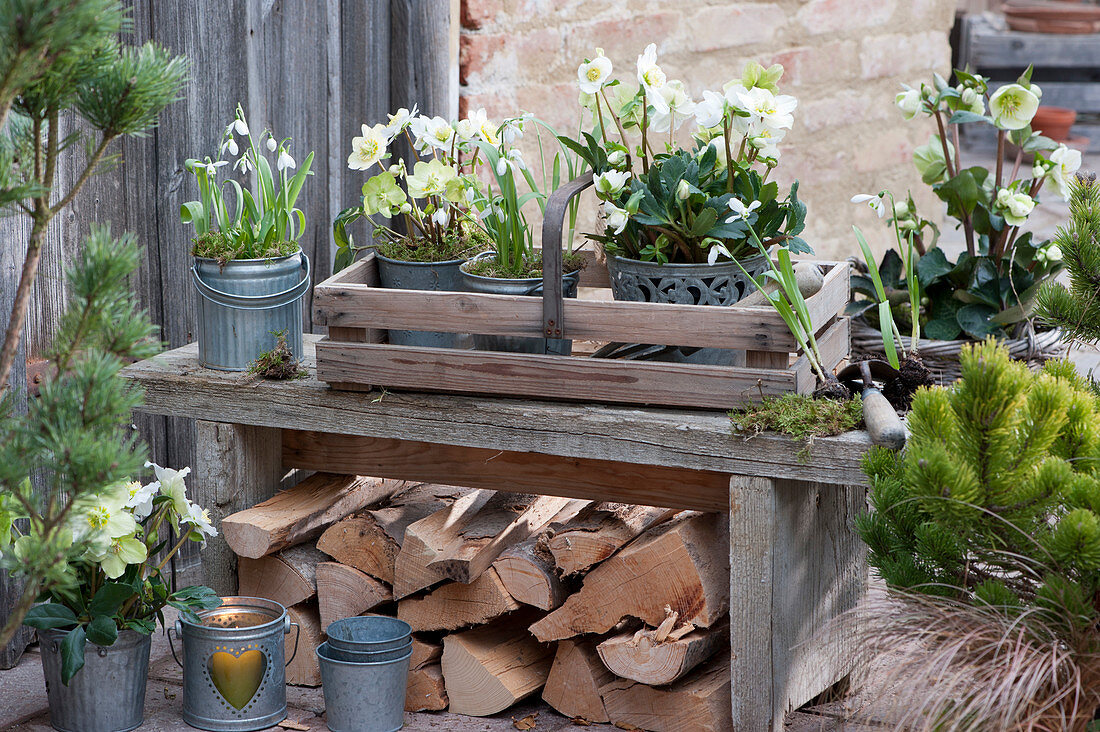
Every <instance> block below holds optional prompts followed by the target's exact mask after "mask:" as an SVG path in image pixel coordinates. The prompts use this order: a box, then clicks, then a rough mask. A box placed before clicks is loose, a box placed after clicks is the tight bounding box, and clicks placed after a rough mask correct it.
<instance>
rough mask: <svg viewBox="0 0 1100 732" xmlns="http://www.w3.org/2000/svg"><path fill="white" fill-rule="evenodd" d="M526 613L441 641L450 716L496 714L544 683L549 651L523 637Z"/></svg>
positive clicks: (528, 618)
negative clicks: (451, 713) (453, 714)
mask: <svg viewBox="0 0 1100 732" xmlns="http://www.w3.org/2000/svg"><path fill="white" fill-rule="evenodd" d="M531 619H532V614H531V613H529V612H520V613H517V614H516V615H515V616H513V617H512V618H511V619H509V620H508V621H502V622H497V623H493V624H492V625H483V626H480V627H477V628H474V629H472V630H467V631H465V632H463V633H452V634H451V635H448V636H447V637H445V638H444V639H443V661H442V666H443V679H444V681H445V683H446V687H447V697H448V699H449V700H450V710H451V711H452V712H454V713H456V714H468V715H471V716H474V717H484V716H487V715H489V714H496V713H497V712H500V711H503V710H505V709H507V708H508V707H510V706H512V705H513V704H515V703H516V702H517V701H519V700H520V699H524V698H526V697H528V696H530V695H531V694H534V693H535V692H537V691H538V690H539V689H541V688H542V686H543V684H545V683H546V677H547V676H548V675H549V673H550V666H551V664H552V663H553V655H554V647H553V646H552V645H546V644H543V643H539V642H538V641H536V640H535V639H534V638H532V637H531V634H530V633H528V632H527V625H528V624H529V623H530V622H531Z"/></svg>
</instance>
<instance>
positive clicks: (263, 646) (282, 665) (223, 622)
mask: <svg viewBox="0 0 1100 732" xmlns="http://www.w3.org/2000/svg"><path fill="white" fill-rule="evenodd" d="M198 616H199V618H200V619H201V620H202V624H201V625H200V624H196V623H193V622H191V621H189V620H187V619H185V618H182V617H181V618H179V619H178V620H176V627H175V631H176V635H178V636H179V637H180V639H181V640H182V642H183V662H182V663H180V659H179V658H178V657H177V656H176V648H175V645H172V656H173V658H175V659H176V663H177V664H179V665H180V666H181V667H182V668H183V719H184V721H185V722H187V724H189V725H191V726H192V727H198V728H199V729H206V730H214V731H215V732H247V731H248V730H258V729H264V728H265V727H270V726H272V725H274V724H275V723H277V722H279V721H281V720H282V719H284V718H285V717H286V664H288V663H290V661H293V660H294V656H295V655H296V654H297V652H298V636H297V635H296V636H295V638H294V651H293V653H291V656H290V659H289V660H286V661H285V662H284V658H285V656H286V653H285V646H284V643H285V641H284V636H286V635H287V634H289V633H290V628H291V626H293V627H294V628H295V629H296V630H297V631H298V633H299V634H300V629H299V628H298V625H297V623H292V622H290V617H289V616H288V615H287V612H286V608H284V607H283V606H282V605H280V604H279V603H277V602H273V601H272V600H265V599H262V598H259V597H225V598H222V605H221V606H220V607H218V608H215V609H213V610H204V611H201V612H199V613H198ZM168 640H169V643H171V640H172V634H171V630H170V631H169V633H168Z"/></svg>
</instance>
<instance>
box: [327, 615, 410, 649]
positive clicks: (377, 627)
mask: <svg viewBox="0 0 1100 732" xmlns="http://www.w3.org/2000/svg"><path fill="white" fill-rule="evenodd" d="M325 635H326V636H327V637H328V644H329V647H330V648H339V649H342V650H346V651H351V652H352V653H377V652H379V651H389V650H399V649H401V648H404V647H405V646H407V645H409V644H410V643H412V626H411V625H409V624H408V623H406V622H405V621H404V620H400V619H398V618H395V617H391V616H389V615H357V616H354V617H350V618H341V619H340V620H334V621H333V622H331V623H329V624H328V627H327V628H325Z"/></svg>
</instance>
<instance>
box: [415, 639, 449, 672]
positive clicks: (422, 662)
mask: <svg viewBox="0 0 1100 732" xmlns="http://www.w3.org/2000/svg"><path fill="white" fill-rule="evenodd" d="M412 644H413V647H412V655H411V656H409V668H420V667H421V666H427V665H428V664H429V663H436V664H438V663H439V659H440V657H441V656H442V655H443V646H442V645H440V644H438V643H429V642H428V641H426V640H423V639H421V638H417V637H416V636H415V635H414V636H413V637H412Z"/></svg>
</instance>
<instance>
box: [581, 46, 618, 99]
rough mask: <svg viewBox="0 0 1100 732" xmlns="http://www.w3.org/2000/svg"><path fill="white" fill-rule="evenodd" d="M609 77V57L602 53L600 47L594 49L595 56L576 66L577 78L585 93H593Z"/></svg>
mask: <svg viewBox="0 0 1100 732" xmlns="http://www.w3.org/2000/svg"><path fill="white" fill-rule="evenodd" d="M610 78H611V59H609V58H607V57H606V56H604V55H603V49H602V48H597V49H596V58H594V59H592V60H591V61H585V62H584V63H583V64H581V65H580V66H578V67H577V80H578V81H579V82H580V87H581V91H582V92H584V93H585V94H595V93H596V92H598V91H599V90H600V89H602V88H603V87H604V84H606V83H607V81H608V79H610Z"/></svg>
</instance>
